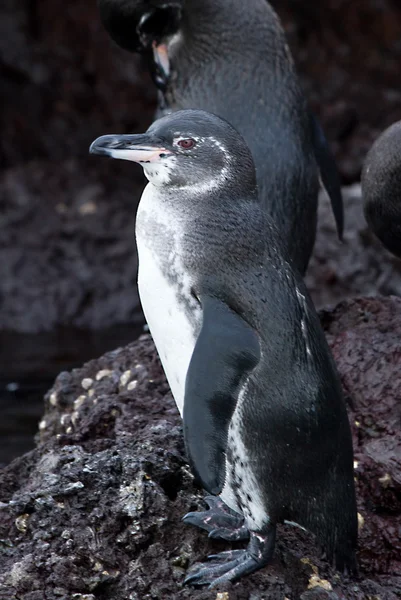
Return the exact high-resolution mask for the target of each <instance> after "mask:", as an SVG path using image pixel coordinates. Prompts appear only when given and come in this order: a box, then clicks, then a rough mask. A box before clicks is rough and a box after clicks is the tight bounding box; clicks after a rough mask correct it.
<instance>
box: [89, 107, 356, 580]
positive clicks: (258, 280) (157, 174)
mask: <svg viewBox="0 0 401 600" xmlns="http://www.w3.org/2000/svg"><path fill="white" fill-rule="evenodd" d="M90 151H91V152H92V153H93V154H101V155H106V156H111V157H113V158H121V159H125V160H132V161H134V162H138V163H140V164H141V165H142V167H143V169H144V172H145V175H146V177H147V178H148V180H149V183H148V185H147V186H146V188H145V190H144V192H143V195H142V198H141V200H140V203H139V206H138V213H137V218H136V239H137V245H138V256H139V273H138V286H139V294H140V298H141V303H142V307H143V310H144V313H145V316H146V320H147V322H148V324H149V328H150V331H151V334H152V337H153V339H154V341H155V344H156V347H157V350H158V353H159V356H160V359H161V362H162V364H163V368H164V370H165V373H166V376H167V379H168V382H169V384H170V387H171V390H172V393H173V395H174V398H175V401H176V403H177V406H178V409H179V411H180V413H181V415H182V417H183V422H184V436H185V442H186V448H187V453H188V457H189V460H190V464H191V466H192V469H193V472H194V474H195V476H197V478H198V479H199V480H200V481H201V482H202V484H203V486H204V488H205V489H206V490H207V491H208V492H209V493H210V494H212V497H210V498H208V499H207V501H208V504H209V506H210V509H209V510H208V511H205V512H200V513H189V514H188V515H186V517H185V518H184V520H185V521H187V522H189V523H192V524H194V525H197V526H199V527H202V528H204V529H206V530H207V531H209V532H210V533H211V535H212V536H213V537H221V538H223V539H228V540H233V539H236V540H237V539H247V538H249V545H248V547H247V548H246V549H244V550H234V551H229V552H223V553H221V554H219V555H217V556H216V557H214V558H215V560H211V562H210V563H207V564H205V565H201V566H196V567H194V569H193V570H192V571H191V572H190V573H189V575H188V576H187V579H186V581H187V582H191V583H194V584H196V585H204V584H211V585H216V584H218V583H221V582H224V581H229V580H236V579H238V578H239V577H241V576H242V575H245V574H247V573H251V572H253V571H255V570H257V569H259V568H261V567H263V566H264V565H266V564H267V563H268V562H269V560H270V559H271V557H272V555H273V551H274V545H275V535H276V524H277V523H279V522H282V521H284V520H286V521H291V522H293V523H296V524H298V525H300V526H302V527H304V528H307V529H309V530H310V531H312V532H313V533H314V534H315V535H316V536H317V538H318V540H319V542H320V543H321V544H322V545H323V546H324V548H325V549H326V552H327V556H328V557H329V559H330V560H331V561H334V562H335V564H336V565H337V567H338V568H340V569H344V568H347V569H350V570H352V569H353V568H354V566H355V557H354V549H355V547H356V539H357V519H356V506H355V492H354V480H353V456H352V442H351V435H350V428H349V423H348V418H347V413H346V409H345V405H344V400H343V397H342V392H341V384H340V381H339V378H338V375H337V372H336V368H335V365H334V362H333V359H332V357H331V355H330V351H329V348H328V346H327V342H326V339H325V336H324V333H323V330H322V328H321V326H320V322H319V319H318V316H317V314H316V312H315V309H314V307H313V304H312V302H311V300H310V298H309V295H308V292H307V290H306V288H305V285H304V283H303V281H302V278H301V276H300V275H299V274H298V272H297V271H296V270H294V269H293V268H292V265H291V263H290V262H287V261H286V259H285V252H286V250H285V248H283V247H282V242H281V236H280V235H278V233H277V232H276V228H275V226H274V225H273V224H272V222H271V220H270V219H269V217H268V216H267V215H266V212H265V211H263V210H262V209H261V206H260V203H259V201H258V195H257V187H256V175H255V168H254V164H253V160H252V155H251V153H250V150H249V149H248V147H247V145H246V143H245V141H244V140H243V139H242V137H241V136H240V135H239V134H238V133H237V132H236V131H235V130H234V129H233V128H232V127H231V126H230V125H229V124H228V123H227V122H226V121H223V120H222V119H220V118H218V117H217V116H215V115H212V114H209V113H205V112H203V111H197V110H186V111H179V112H174V113H172V114H170V115H167V116H165V117H163V118H161V119H160V120H158V121H156V122H155V123H153V125H151V127H150V128H149V129H148V131H147V132H146V133H145V134H144V135H106V136H102V137H100V138H98V139H97V140H96V141H94V142H93V144H92V145H91V148H90Z"/></svg>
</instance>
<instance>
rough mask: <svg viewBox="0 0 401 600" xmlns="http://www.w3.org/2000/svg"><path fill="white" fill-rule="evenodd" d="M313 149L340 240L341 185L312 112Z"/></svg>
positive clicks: (341, 225)
mask: <svg viewBox="0 0 401 600" xmlns="http://www.w3.org/2000/svg"><path fill="white" fill-rule="evenodd" d="M309 116H310V123H311V130H312V140H313V147H314V149H315V156H316V160H317V164H318V166H319V170H320V178H321V181H322V183H323V185H324V188H325V190H326V192H327V194H328V196H329V198H330V202H331V208H332V209H333V214H334V218H335V220H336V225H337V232H338V237H339V238H340V240H342V237H343V229H344V208H343V198H342V194H341V183H340V177H339V175H338V171H337V167H336V164H335V160H334V157H333V155H332V153H331V151H330V148H329V146H328V144H327V140H326V138H325V135H324V133H323V131H322V128H321V127H320V123H319V121H318V120H317V119H316V117H315V115H314V114H313V113H312V112H309Z"/></svg>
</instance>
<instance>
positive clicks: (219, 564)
mask: <svg viewBox="0 0 401 600" xmlns="http://www.w3.org/2000/svg"><path fill="white" fill-rule="evenodd" d="M275 541H276V526H275V525H271V526H269V528H268V529H267V530H266V531H265V532H257V533H256V532H251V536H250V542H249V545H248V548H246V550H229V551H228V552H220V553H219V554H213V555H211V556H209V557H208V558H209V560H210V562H209V563H206V564H203V563H198V564H195V565H194V566H193V567H191V569H190V570H189V573H188V575H187V576H186V578H185V580H184V584H191V585H195V586H201V585H209V588H213V587H215V586H217V585H219V584H221V583H226V582H228V581H232V582H234V581H237V580H238V579H240V578H241V577H242V576H243V575H249V573H253V572H254V571H258V570H259V569H261V568H262V567H264V566H265V565H267V563H268V562H269V561H270V560H271V558H272V556H273V552H274V545H275Z"/></svg>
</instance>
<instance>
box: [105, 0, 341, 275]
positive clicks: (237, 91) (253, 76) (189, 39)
mask: <svg viewBox="0 0 401 600" xmlns="http://www.w3.org/2000/svg"><path fill="white" fill-rule="evenodd" d="M98 6H99V10H100V16H101V19H102V22H103V24H104V26H105V28H106V29H107V31H108V32H109V34H110V35H111V37H112V38H113V39H114V40H115V41H116V42H117V44H119V45H120V46H121V47H123V48H125V49H126V50H129V51H132V52H140V53H142V54H144V55H145V56H146V57H147V58H148V60H149V64H150V68H151V72H152V74H153V79H154V81H155V83H156V85H157V87H158V90H159V116H160V115H161V114H165V113H166V112H171V111H176V110H180V109H190V108H195V109H196V108H197V109H203V110H205V111H209V112H212V113H215V114H216V115H219V116H221V117H223V118H224V119H226V120H227V121H228V122H229V123H231V124H232V125H233V126H234V127H235V128H236V129H237V130H238V131H239V132H240V134H242V136H243V137H244V138H245V141H246V142H247V144H248V146H249V148H250V149H251V152H252V155H253V159H254V162H255V165H256V173H257V182H258V187H259V198H260V200H261V202H263V203H264V205H265V206H266V209H267V211H268V213H269V215H270V216H272V217H273V219H274V221H275V223H276V225H277V227H278V229H279V231H280V234H281V236H282V237H283V239H284V240H286V242H287V244H288V251H289V254H290V257H291V258H292V260H293V261H294V264H295V265H296V266H297V268H298V269H299V270H300V272H301V273H302V274H303V273H305V271H306V268H307V265H308V261H309V258H310V255H311V253H312V249H313V245H314V241H315V235H316V221H317V198H318V191H319V179H320V181H321V182H322V183H323V185H324V187H325V189H326V191H327V193H328V194H329V196H330V199H331V203H332V208H333V212H334V216H335V219H336V223H337V229H338V233H339V237H340V238H341V237H342V231H343V206H342V197H341V188H340V181H339V176H338V173H337V170H336V166H335V163H334V159H333V157H332V155H331V153H330V151H329V148H328V146H327V142H326V140H325V137H324V135H323V132H322V130H321V128H320V126H319V124H318V122H317V120H316V119H315V118H314V116H313V115H312V113H311V112H310V111H309V110H308V107H307V103H306V100H305V97H304V94H303V92H302V90H301V87H300V83H299V81H298V77H297V75H296V72H295V68H294V64H293V60H292V57H291V55H290V51H289V49H288V46H287V43H286V40H285V36H284V32H283V29H282V27H281V24H280V21H279V19H278V17H277V15H276V13H275V12H274V10H273V8H272V7H271V6H270V4H269V3H268V2H267V1H266V0H247V1H246V2H244V1H243V0H185V1H184V0H151V1H149V0H147V1H145V0H98Z"/></svg>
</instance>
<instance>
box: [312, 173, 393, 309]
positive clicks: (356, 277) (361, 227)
mask: <svg viewBox="0 0 401 600" xmlns="http://www.w3.org/2000/svg"><path fill="white" fill-rule="evenodd" d="M343 198H344V208H345V228H344V238H343V242H340V241H339V239H338V236H337V230H336V226H335V222H334V217H333V213H332V210H331V206H330V202H329V200H328V198H327V196H326V194H325V193H321V194H320V197H319V222H318V231H317V236H316V243H315V247H314V250H313V254H312V257H311V260H310V263H309V267H308V271H307V273H306V277H305V281H306V285H307V286H308V289H309V291H310V293H311V295H312V298H313V301H314V303H315V306H316V307H317V308H318V309H319V308H323V307H326V306H329V305H330V306H334V305H336V304H337V303H338V302H341V301H342V300H345V299H350V298H354V297H355V296H371V295H372V296H374V295H377V294H382V295H383V296H389V295H396V296H401V260H399V259H397V258H395V257H394V256H393V255H392V254H390V252H387V250H385V248H384V247H383V246H382V244H381V242H379V240H378V239H377V238H376V237H375V236H374V235H373V234H372V232H371V231H370V229H369V227H368V225H367V223H366V220H365V217H364V215H363V208H362V195H361V186H360V185H359V184H354V185H352V186H349V187H346V188H343Z"/></svg>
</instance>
